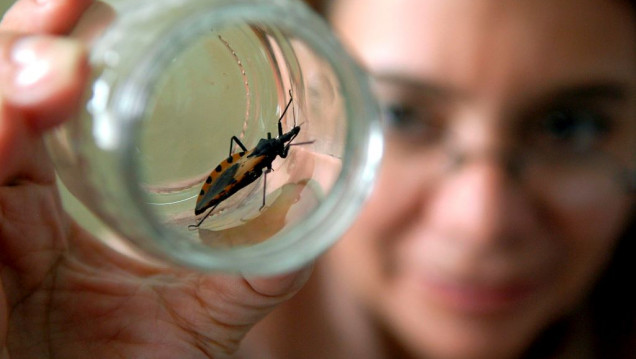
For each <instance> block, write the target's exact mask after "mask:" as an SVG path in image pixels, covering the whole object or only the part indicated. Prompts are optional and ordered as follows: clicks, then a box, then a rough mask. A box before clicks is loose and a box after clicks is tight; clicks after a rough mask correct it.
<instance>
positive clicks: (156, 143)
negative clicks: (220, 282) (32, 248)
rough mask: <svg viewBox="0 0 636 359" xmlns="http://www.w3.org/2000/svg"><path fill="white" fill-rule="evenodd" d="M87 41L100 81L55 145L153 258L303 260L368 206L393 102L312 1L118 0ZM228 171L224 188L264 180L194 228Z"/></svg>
mask: <svg viewBox="0 0 636 359" xmlns="http://www.w3.org/2000/svg"><path fill="white" fill-rule="evenodd" d="M73 36H75V37H77V38H79V39H81V40H82V41H84V42H86V43H87V44H88V46H89V48H90V62H91V66H92V76H91V80H90V81H89V84H88V86H87V90H86V95H85V100H84V102H83V105H82V108H81V109H80V111H79V113H78V115H77V116H76V118H74V119H72V120H71V121H68V122H67V123H65V124H64V125H63V126H61V127H60V128H58V129H57V130H56V131H54V132H53V133H51V134H50V136H48V138H47V146H48V149H49V153H50V154H51V157H52V159H53V161H54V163H55V165H56V168H57V172H58V176H59V178H60V179H61V182H62V183H63V185H64V187H66V189H67V190H68V192H69V193H70V194H71V196H72V197H74V198H75V199H78V200H79V201H80V202H81V203H82V205H83V206H84V207H85V208H87V209H88V210H90V211H91V212H92V213H93V214H95V216H96V217H97V218H99V220H100V221H101V222H102V223H103V224H104V225H105V226H106V227H108V229H109V230H110V231H111V232H112V233H114V234H115V235H116V237H117V238H119V239H120V240H123V241H125V243H127V244H132V247H133V248H136V250H138V251H139V253H142V256H144V257H145V258H146V259H150V260H156V261H158V262H160V263H165V264H168V265H179V266H185V267H188V268H195V269H199V270H204V271H225V272H235V273H236V272H238V273H243V274H273V273H278V272H282V271H287V270H290V269H293V268H296V267H299V266H301V265H303V264H305V263H307V262H308V261H311V260H312V259H314V258H315V257H316V256H318V255H319V254H320V253H322V252H323V251H324V250H326V249H327V248H328V247H329V246H330V245H331V244H333V243H334V242H335V241H336V240H337V239H338V238H339V237H340V236H341V235H342V234H343V232H344V231H345V230H346V229H347V227H348V226H349V225H350V224H351V222H352V220H353V219H354V217H355V216H356V214H357V213H358V211H359V210H360V208H361V206H362V204H363V200H364V199H365V197H367V195H368V194H369V192H370V189H371V187H372V183H373V180H374V178H375V174H376V170H377V167H378V164H379V161H380V157H381V152H382V140H381V134H380V127H379V123H378V122H379V121H378V118H379V109H378V106H377V104H376V102H375V99H374V97H373V96H372V94H371V90H370V88H369V84H368V82H367V78H366V75H365V74H364V73H363V72H362V71H361V70H360V69H359V68H358V67H357V66H356V64H355V63H354V61H353V60H352V59H351V58H350V57H349V56H348V55H347V54H346V52H345V51H344V50H343V48H342V47H341V45H340V44H339V43H338V41H337V40H336V38H335V37H334V35H333V34H332V33H331V31H330V29H329V27H328V26H327V25H326V24H325V23H324V21H323V20H322V19H321V18H320V17H319V16H318V15H316V14H314V13H312V12H311V11H310V10H309V9H308V8H307V7H306V5H304V4H303V3H301V2H299V1H294V0H136V1H116V0H111V1H108V2H106V3H96V4H95V5H93V7H92V8H91V9H89V11H87V13H86V14H85V15H84V17H83V19H82V20H81V21H80V23H79V24H78V26H77V28H76V29H75V31H74V33H73ZM291 98H293V100H291ZM287 104H289V108H288V111H287V112H285V113H284V116H283V112H284V109H285V107H286V105H287ZM279 123H280V126H279ZM296 126H298V127H299V128H300V130H299V133H298V136H297V137H295V138H294V139H293V140H292V141H291V146H289V147H288V148H289V153H288V155H287V156H286V157H285V158H283V157H281V156H280V154H281V153H278V154H279V156H277V157H276V159H275V160H274V161H273V163H272V165H271V171H265V172H267V173H262V174H261V172H260V170H258V168H256V167H255V166H256V165H255V162H254V159H255V157H254V156H252V157H251V160H250V161H248V160H247V159H246V158H247V157H248V156H244V157H237V156H236V155H235V156H234V158H233V161H235V163H229V159H228V155H232V154H236V153H238V152H242V151H243V149H241V146H240V145H239V144H238V143H237V142H241V144H244V146H245V148H246V149H247V150H248V151H249V150H251V149H254V148H255V147H257V145H258V143H259V140H260V139H263V138H265V139H266V138H269V137H271V138H277V137H279V136H280V135H281V134H285V133H288V132H290V131H292V129H293V128H294V127H296ZM233 136H236V138H237V139H238V140H239V141H234V140H231V139H232V137H233ZM284 144H287V145H289V144H290V142H285V143H284ZM228 150H229V151H228ZM270 152H271V151H270ZM249 153H250V152H248V154H249ZM256 157H258V156H256ZM232 165H236V166H234V167H232ZM215 169H216V171H217V172H218V171H220V173H222V174H223V175H224V176H223V177H224V180H223V181H225V182H217V183H215V184H216V186H217V187H219V186H221V187H223V188H224V189H228V188H231V187H232V186H235V185H236V182H232V181H233V180H239V179H240V178H242V177H241V176H243V175H245V173H246V172H249V171H251V170H254V171H252V172H251V173H252V174H255V176H254V177H255V179H254V181H253V182H252V183H251V184H249V185H247V186H246V187H244V188H242V189H240V190H238V191H236V193H234V194H232V195H231V196H229V197H227V198H226V199H224V200H222V201H219V203H218V205H216V206H210V209H208V211H210V210H212V214H211V215H210V216H209V217H207V218H206V219H205V221H204V222H203V223H202V224H201V225H200V226H199V227H196V228H194V226H193V225H194V224H195V223H197V222H198V221H200V220H201V218H203V216H204V215H205V214H200V215H199V216H195V213H194V208H195V205H196V203H197V197H198V196H199V193H200V191H201V189H202V186H203V185H204V184H205V182H206V180H208V182H209V181H210V179H211V178H210V179H208V177H209V176H210V174H212V173H214V171H215ZM266 169H267V168H265V170H266ZM215 176H216V175H215ZM210 177H212V176H210ZM220 177H221V176H216V177H215V180H218V178H220ZM219 181H220V180H219ZM219 183H220V185H219ZM215 184H212V186H214V185H215ZM208 199H209V198H208ZM84 207H82V208H80V209H79V210H75V211H71V213H72V214H73V212H75V214H74V216H79V215H81V212H82V211H83V210H84ZM206 214H207V212H206ZM94 232H96V234H98V237H102V238H103V237H104V234H103V232H100V233H97V231H96V230H94ZM113 245H115V244H113Z"/></svg>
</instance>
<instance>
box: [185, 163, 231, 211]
mask: <svg viewBox="0 0 636 359" xmlns="http://www.w3.org/2000/svg"><path fill="white" fill-rule="evenodd" d="M238 169H239V164H238V163H235V164H233V165H230V166H229V167H226V168H225V169H224V170H223V171H221V172H219V173H218V174H217V175H216V176H215V177H212V174H211V175H210V176H209V177H208V179H210V178H212V180H211V181H209V180H208V181H206V183H204V184H203V186H202V187H201V192H199V197H198V198H197V204H196V207H195V208H194V213H195V214H199V213H201V212H203V211H205V210H206V209H208V208H210V207H212V206H214V205H215V204H218V203H219V202H220V200H219V195H220V194H221V193H222V192H223V191H224V190H226V189H228V188H231V186H232V183H233V182H235V181H236V179H235V175H236V172H237V171H238ZM213 173H214V172H213ZM208 182H209V183H208Z"/></svg>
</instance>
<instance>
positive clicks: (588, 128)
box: [533, 108, 611, 152]
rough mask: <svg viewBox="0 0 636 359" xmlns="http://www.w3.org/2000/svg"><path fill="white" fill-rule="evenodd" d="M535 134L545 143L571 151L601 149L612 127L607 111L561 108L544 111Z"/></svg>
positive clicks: (543, 144) (540, 141) (544, 144)
mask: <svg viewBox="0 0 636 359" xmlns="http://www.w3.org/2000/svg"><path fill="white" fill-rule="evenodd" d="M537 125H538V126H537V128H536V132H535V133H534V134H533V135H534V136H536V137H537V139H538V140H539V144H540V145H542V146H550V147H552V149H555V150H559V151H568V152H587V151H590V150H595V149H598V147H600V146H601V145H602V142H603V140H604V139H605V138H606V137H607V135H608V133H609V132H610V130H611V121H610V119H609V118H608V117H607V116H605V115H604V114H602V113H600V112H598V111H595V110H590V109H577V108H573V109H570V108H568V109H558V110H551V111H549V112H547V113H545V114H544V115H543V116H542V118H540V120H539V121H538V124H537Z"/></svg>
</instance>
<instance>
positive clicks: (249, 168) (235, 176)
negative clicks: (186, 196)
mask: <svg viewBox="0 0 636 359" xmlns="http://www.w3.org/2000/svg"><path fill="white" fill-rule="evenodd" d="M251 152H252V151H249V152H240V153H235V154H233V155H231V156H230V157H228V158H227V159H226V160H225V161H223V162H221V163H220V164H219V165H218V166H216V168H215V169H214V170H212V172H211V173H210V175H209V176H208V177H207V178H206V181H205V183H204V184H203V186H202V187H201V191H200V192H199V197H198V198H197V204H196V206H195V208H194V214H195V215H199V214H201V213H203V212H205V210H206V209H208V208H210V207H213V206H215V205H217V204H219V203H221V202H222V201H224V200H226V199H227V198H228V197H230V196H232V195H233V194H235V193H236V192H238V191H239V190H240V189H242V188H244V187H245V186H247V185H249V184H250V183H252V182H254V181H256V180H257V179H258V177H260V176H261V174H262V173H263V168H264V167H266V166H267V163H266V162H267V161H266V160H267V158H265V157H262V156H252V157H250V156H249V154H250V153H251Z"/></svg>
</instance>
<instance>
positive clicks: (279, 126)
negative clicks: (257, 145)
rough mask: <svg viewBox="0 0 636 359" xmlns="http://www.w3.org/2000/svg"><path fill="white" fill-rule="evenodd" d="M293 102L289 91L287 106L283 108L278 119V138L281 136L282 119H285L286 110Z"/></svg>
mask: <svg viewBox="0 0 636 359" xmlns="http://www.w3.org/2000/svg"><path fill="white" fill-rule="evenodd" d="M293 100H294V99H293V98H292V95H291V90H289V101H288V102H287V106H285V109H284V110H283V113H282V114H281V115H280V117H279V118H278V136H282V135H283V123H282V121H283V117H285V114H286V113H287V110H288V109H289V105H291V103H292V101H293Z"/></svg>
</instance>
